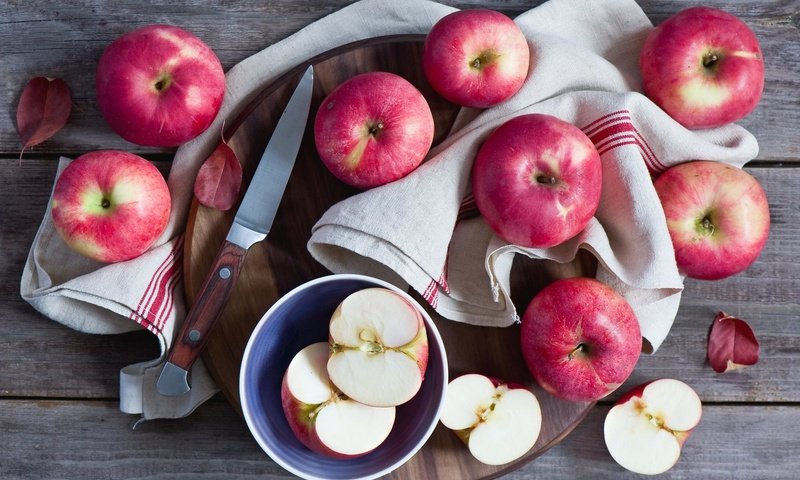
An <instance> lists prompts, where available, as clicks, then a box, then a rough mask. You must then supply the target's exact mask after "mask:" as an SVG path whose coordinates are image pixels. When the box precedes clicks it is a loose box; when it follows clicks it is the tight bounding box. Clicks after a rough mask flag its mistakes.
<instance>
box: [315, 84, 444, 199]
mask: <svg viewBox="0 0 800 480" xmlns="http://www.w3.org/2000/svg"><path fill="white" fill-rule="evenodd" d="M433 133H434V124H433V114H432V113H431V109H430V107H429V106H428V102H427V100H426V99H425V97H424V96H423V95H422V93H420V91H419V90H417V88H416V87H414V86H413V85H412V84H411V83H409V82H408V81H407V80H406V79H404V78H403V77H400V76H399V75H395V74H393V73H388V72H369V73H363V74H360V75H356V76H354V77H352V78H350V79H348V80H347V81H345V82H344V83H342V84H341V85H339V86H338V87H336V88H335V89H334V90H333V91H332V92H331V93H330V94H328V96H327V97H326V98H325V99H324V100H323V101H322V103H321V104H320V107H319V110H317V114H316V118H315V120H314V142H315V144H316V147H317V152H318V153H319V156H320V159H321V160H322V162H323V164H325V166H326V167H327V168H328V170H330V172H331V173H332V174H333V175H334V176H335V177H336V178H338V179H339V180H341V181H342V182H344V183H346V184H348V185H350V186H353V187H356V188H359V189H362V190H366V189H369V188H373V187H377V186H379V185H384V184H386V183H389V182H393V181H395V180H398V179H400V178H402V177H404V176H406V175H408V174H409V173H411V172H412V171H413V170H414V169H415V168H417V166H419V164H420V163H422V160H423V159H424V158H425V155H426V154H427V153H428V150H429V149H430V147H431V144H432V142H433Z"/></svg>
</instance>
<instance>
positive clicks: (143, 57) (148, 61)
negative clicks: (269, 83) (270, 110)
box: [96, 25, 225, 147]
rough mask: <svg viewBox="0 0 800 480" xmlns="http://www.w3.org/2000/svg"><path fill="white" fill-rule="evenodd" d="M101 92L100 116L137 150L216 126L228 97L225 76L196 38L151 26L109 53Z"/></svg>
mask: <svg viewBox="0 0 800 480" xmlns="http://www.w3.org/2000/svg"><path fill="white" fill-rule="evenodd" d="M96 90H97V103H98V106H99V107H100V111H101V112H102V114H103V116H104V117H105V119H106V121H107V122H108V124H109V125H110V126H111V128H112V129H113V130H114V131H115V132H116V133H117V134H118V135H120V136H121V137H122V138H124V139H125V140H127V141H129V142H132V143H135V144H137V145H147V146H156V147H172V146H177V145H180V144H182V143H185V142H187V141H189V140H191V139H192V138H194V137H196V136H198V135H200V134H201V133H202V132H203V131H204V130H205V129H207V128H208V126H209V125H211V122H212V121H213V120H214V117H216V115H217V112H218V111H219V108H220V105H221V104H222V98H223V96H224V94H225V73H224V72H223V70H222V65H221V64H220V61H219V59H218V58H217V56H216V54H214V52H213V51H212V50H211V49H210V48H209V47H208V46H207V45H206V44H205V43H203V42H202V41H201V40H200V39H199V38H197V37H196V36H194V35H193V34H192V33H190V32H187V31H186V30H183V29H181V28H178V27H174V26H170V25H149V26H146V27H142V28H139V29H136V30H133V31H131V32H129V33H126V34H124V35H122V36H121V37H119V38H117V39H116V40H115V41H113V42H112V43H111V44H110V45H109V46H108V47H107V48H106V49H105V51H104V52H103V55H102V56H101V57H100V62H99V64H98V66H97V78H96Z"/></svg>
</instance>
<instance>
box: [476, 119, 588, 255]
mask: <svg viewBox="0 0 800 480" xmlns="http://www.w3.org/2000/svg"><path fill="white" fill-rule="evenodd" d="M601 186H602V166H601V164H600V156H599V155H598V153H597V149H596V148H595V147H594V145H593V144H592V142H591V140H589V138H588V137H587V136H586V135H585V134H584V133H583V132H582V131H581V130H580V129H578V128H577V127H575V126H574V125H572V124H570V123H567V122H565V121H563V120H560V119H558V118H556V117H553V116H551V115H544V114H537V113H534V114H528V115H521V116H518V117H515V118H512V119H511V120H509V121H507V122H506V123H504V124H502V125H501V126H500V127H498V128H497V129H496V130H495V131H494V132H492V133H491V134H490V135H489V137H488V138H487V139H486V140H485V141H484V142H483V145H481V147H480V150H479V151H478V155H477V157H476V158H475V164H474V165H473V167H472V191H473V195H474V196H475V202H476V204H477V206H478V210H480V212H481V215H483V217H484V219H485V220H486V222H487V223H488V224H489V225H490V226H491V227H492V229H493V230H494V231H495V233H497V235H499V236H500V237H501V238H503V239H504V240H506V241H508V242H510V243H514V244H517V245H521V246H524V247H537V248H546V247H552V246H555V245H558V244H560V243H562V242H564V241H565V240H567V239H569V238H572V237H574V236H575V235H576V234H578V233H579V232H580V231H581V230H583V229H584V228H586V225H587V224H588V223H589V220H590V219H591V218H592V216H593V215H594V213H595V211H597V207H598V205H599V204H600V189H601Z"/></svg>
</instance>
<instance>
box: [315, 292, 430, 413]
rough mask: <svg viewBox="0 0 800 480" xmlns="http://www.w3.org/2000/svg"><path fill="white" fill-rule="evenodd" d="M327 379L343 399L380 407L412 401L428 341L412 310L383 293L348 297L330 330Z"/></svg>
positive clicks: (419, 317)
mask: <svg viewBox="0 0 800 480" xmlns="http://www.w3.org/2000/svg"><path fill="white" fill-rule="evenodd" d="M329 332H330V340H329V341H330V345H331V356H330V359H329V360H328V374H329V375H330V379H331V381H332V382H333V383H334V385H336V386H337V387H338V388H339V389H340V390H341V391H342V392H343V393H344V394H345V395H347V396H348V397H350V398H352V399H354V400H357V401H359V402H362V403H365V404H367V405H374V406H379V407H387V406H393V405H400V404H402V403H405V402H407V401H408V400H410V399H411V398H413V397H414V395H416V393H417V391H419V389H420V387H421V386H422V380H423V378H424V376H425V370H426V368H427V365H428V337H427V332H426V330H425V323H424V321H423V318H422V315H421V314H420V312H419V310H418V309H417V307H415V306H414V305H412V304H411V303H410V302H409V301H408V300H406V299H405V298H403V297H402V296H400V295H398V294H397V293H395V292H393V291H391V290H389V289H386V288H380V287H375V288H367V289H364V290H359V291H358V292H355V293H353V294H351V295H349V296H348V297H347V298H346V299H345V300H344V301H342V303H341V304H340V305H339V306H338V307H337V308H336V311H335V312H334V313H333V316H332V317H331V321H330V326H329Z"/></svg>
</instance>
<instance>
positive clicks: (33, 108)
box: [17, 77, 72, 156]
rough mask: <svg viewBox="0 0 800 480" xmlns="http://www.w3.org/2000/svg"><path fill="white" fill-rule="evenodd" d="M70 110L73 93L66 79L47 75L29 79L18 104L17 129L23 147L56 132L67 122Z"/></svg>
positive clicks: (40, 140)
mask: <svg viewBox="0 0 800 480" xmlns="http://www.w3.org/2000/svg"><path fill="white" fill-rule="evenodd" d="M71 111H72V95H70V92H69V87H68V86H67V82H65V81H64V80H61V79H60V78H47V77H35V78H33V79H32V80H31V81H30V82H28V85H26V86H25V88H24V89H23V90H22V96H21V97H20V99H19V104H18V105H17V132H18V133H19V138H20V140H22V148H23V150H24V149H25V148H27V147H32V146H34V145H38V144H40V143H42V142H44V141H45V140H47V139H48V138H50V137H52V136H53V135H55V133H56V132H58V131H59V130H61V128H63V127H64V125H66V124H67V120H68V119H69V114H70V112H71ZM21 155H22V154H21V153H20V156H21Z"/></svg>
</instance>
